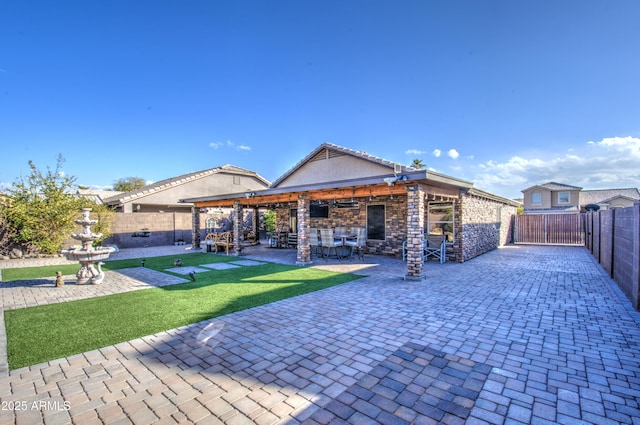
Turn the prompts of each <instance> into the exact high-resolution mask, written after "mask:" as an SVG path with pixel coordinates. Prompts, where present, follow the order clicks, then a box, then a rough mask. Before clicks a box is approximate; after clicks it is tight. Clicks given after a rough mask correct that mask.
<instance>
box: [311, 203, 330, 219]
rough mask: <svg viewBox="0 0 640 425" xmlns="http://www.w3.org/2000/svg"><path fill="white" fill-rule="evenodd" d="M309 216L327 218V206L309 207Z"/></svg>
mask: <svg viewBox="0 0 640 425" xmlns="http://www.w3.org/2000/svg"><path fill="white" fill-rule="evenodd" d="M309 215H310V216H311V218H329V206H328V205H311V206H310V207H309Z"/></svg>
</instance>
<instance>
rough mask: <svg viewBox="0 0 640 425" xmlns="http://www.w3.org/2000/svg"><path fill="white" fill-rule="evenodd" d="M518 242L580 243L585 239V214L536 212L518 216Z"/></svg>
mask: <svg viewBox="0 0 640 425" xmlns="http://www.w3.org/2000/svg"><path fill="white" fill-rule="evenodd" d="M514 240H515V243H516V244H537V245H580V246H583V245H584V243H585V239H584V216H583V214H536V215H519V216H516V225H515V238H514Z"/></svg>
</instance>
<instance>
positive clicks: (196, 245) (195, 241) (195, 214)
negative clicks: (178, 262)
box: [191, 205, 200, 249]
mask: <svg viewBox="0 0 640 425" xmlns="http://www.w3.org/2000/svg"><path fill="white" fill-rule="evenodd" d="M191 249H200V209H199V208H196V206H195V205H194V206H193V207H191Z"/></svg>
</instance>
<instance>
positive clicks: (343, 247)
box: [333, 233, 358, 258]
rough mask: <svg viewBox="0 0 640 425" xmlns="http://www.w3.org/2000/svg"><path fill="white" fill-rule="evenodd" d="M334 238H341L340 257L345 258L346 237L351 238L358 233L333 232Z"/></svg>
mask: <svg viewBox="0 0 640 425" xmlns="http://www.w3.org/2000/svg"><path fill="white" fill-rule="evenodd" d="M333 237H334V239H342V249H341V251H342V256H341V258H345V257H346V256H347V255H346V254H345V251H346V249H345V248H346V247H347V239H353V238H356V237H358V235H357V234H356V233H334V234H333Z"/></svg>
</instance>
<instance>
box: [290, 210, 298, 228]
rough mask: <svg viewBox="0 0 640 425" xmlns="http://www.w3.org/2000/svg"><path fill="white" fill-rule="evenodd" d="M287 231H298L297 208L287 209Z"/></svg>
mask: <svg viewBox="0 0 640 425" xmlns="http://www.w3.org/2000/svg"><path fill="white" fill-rule="evenodd" d="M289 232H291V233H298V209H297V208H291V210H290V211H289Z"/></svg>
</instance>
